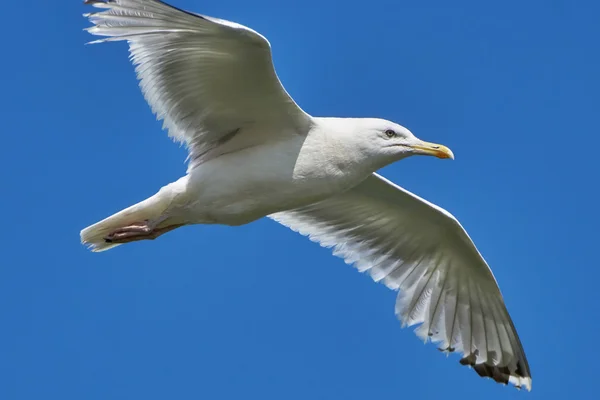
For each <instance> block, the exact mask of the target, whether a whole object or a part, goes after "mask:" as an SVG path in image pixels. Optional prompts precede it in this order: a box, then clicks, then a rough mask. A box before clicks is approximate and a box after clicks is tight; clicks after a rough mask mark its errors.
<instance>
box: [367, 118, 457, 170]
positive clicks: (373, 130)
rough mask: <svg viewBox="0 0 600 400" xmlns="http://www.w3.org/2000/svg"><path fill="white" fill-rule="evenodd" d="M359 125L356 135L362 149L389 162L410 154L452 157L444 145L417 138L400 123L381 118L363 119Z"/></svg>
mask: <svg viewBox="0 0 600 400" xmlns="http://www.w3.org/2000/svg"><path fill="white" fill-rule="evenodd" d="M360 125H362V126H360V127H359V128H358V129H359V132H360V133H359V134H358V135H359V136H360V137H361V138H360V143H361V144H360V146H361V147H363V150H364V151H366V152H369V153H371V154H372V155H373V156H376V157H381V158H382V159H387V160H389V162H393V161H397V160H400V159H402V158H406V157H408V156H412V155H425V156H435V157H438V158H450V159H454V154H453V153H452V151H451V150H450V149H449V148H447V147H446V146H443V145H441V144H436V143H430V142H425V141H423V140H421V139H418V138H417V137H416V136H415V135H413V134H412V132H411V131H409V130H408V129H406V128H405V127H403V126H402V125H398V124H396V123H393V122H390V121H386V120H382V119H364V120H363V121H361V123H360Z"/></svg>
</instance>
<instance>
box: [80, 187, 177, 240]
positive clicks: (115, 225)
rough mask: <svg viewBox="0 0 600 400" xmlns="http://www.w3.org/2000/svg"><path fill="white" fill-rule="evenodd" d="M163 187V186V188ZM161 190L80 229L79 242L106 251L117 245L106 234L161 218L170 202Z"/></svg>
mask: <svg viewBox="0 0 600 400" xmlns="http://www.w3.org/2000/svg"><path fill="white" fill-rule="evenodd" d="M163 189H165V188H163ZM165 194H166V193H165V191H164V190H161V191H159V192H158V193H157V194H155V195H154V196H152V197H150V198H148V199H146V200H144V201H141V202H139V203H137V204H134V205H132V206H130V207H128V208H126V209H124V210H122V211H119V212H118V213H116V214H113V215H111V216H110V217H108V218H105V219H103V220H102V221H99V222H97V223H95V224H93V225H90V226H88V227H87V228H85V229H83V230H82V231H81V234H80V236H81V243H82V244H84V245H87V246H88V248H89V249H90V250H92V251H94V252H100V251H106V250H108V249H111V248H113V247H116V246H118V245H119V243H109V242H107V241H106V240H105V238H106V236H108V235H109V234H110V233H112V232H114V231H115V230H117V229H119V228H123V227H126V226H128V225H131V224H134V223H139V222H142V221H146V220H149V221H155V220H158V219H159V218H161V216H162V215H163V213H164V212H165V210H166V209H167V208H168V206H169V204H170V200H171V198H170V196H165Z"/></svg>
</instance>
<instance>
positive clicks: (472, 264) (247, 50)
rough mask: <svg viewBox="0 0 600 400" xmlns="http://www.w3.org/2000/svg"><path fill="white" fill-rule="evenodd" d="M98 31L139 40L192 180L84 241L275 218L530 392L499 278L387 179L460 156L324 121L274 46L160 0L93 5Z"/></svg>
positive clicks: (398, 130) (156, 103)
mask: <svg viewBox="0 0 600 400" xmlns="http://www.w3.org/2000/svg"><path fill="white" fill-rule="evenodd" d="M86 3H87V4H91V5H94V6H95V7H98V8H101V9H105V11H103V12H99V13H93V14H88V15H87V16H88V17H89V19H90V20H91V21H92V22H93V23H94V24H95V26H93V27H92V28H90V29H89V31H90V32H91V33H93V34H96V35H102V36H106V37H107V39H105V40H108V41H111V40H126V41H128V42H129V45H130V51H131V55H132V60H133V62H134V64H135V65H136V71H137V74H138V77H139V78H140V86H141V88H142V92H143V93H144V95H145V97H146V100H147V101H148V102H149V103H150V105H151V107H152V109H153V111H154V112H155V113H156V114H157V116H158V117H159V118H160V119H163V120H164V121H165V123H164V124H165V127H166V128H168V130H169V135H170V136H172V137H173V138H174V139H176V140H178V141H181V142H184V143H185V144H186V145H187V147H188V148H189V151H190V161H189V168H188V171H187V174H186V175H185V176H183V177H182V178H180V179H179V180H177V181H176V182H174V183H171V184H169V185H166V186H164V187H163V188H162V189H160V190H159V191H158V192H157V193H156V194H155V195H154V196H152V197H150V198H148V199H146V200H144V201H142V202H140V203H138V204H135V205H133V206H131V207H129V208H127V209H125V210H123V211H120V212H118V213H116V214H114V215H112V216H110V217H108V218H106V219H105V220H103V221H100V222H98V223H96V224H94V225H92V226H90V227H88V228H86V229H84V230H83V231H82V232H81V239H82V242H83V243H85V244H87V245H88V246H90V247H91V248H92V249H93V250H95V251H103V250H107V249H109V248H112V247H115V246H117V245H119V244H124V243H128V242H132V241H138V240H144V239H154V238H156V237H158V236H160V235H162V234H164V233H166V232H168V231H170V230H172V229H176V228H178V227H180V226H183V225H190V224H225V225H233V226H235V225H242V224H247V223H250V222H252V221H254V220H257V219H259V218H262V217H265V216H268V217H269V218H271V219H273V220H275V221H277V222H280V223H281V224H283V225H285V226H288V227H290V228H291V229H293V230H296V231H298V232H300V233H302V234H304V235H308V236H310V237H311V239H312V240H315V241H317V242H319V243H321V245H323V246H327V247H333V248H334V253H335V254H336V255H338V256H340V257H342V258H344V259H345V261H346V262H348V263H350V264H354V265H355V266H356V267H357V268H358V269H359V270H361V271H368V272H369V274H370V275H371V276H372V277H373V278H374V279H375V280H376V281H381V282H383V283H384V284H386V285H387V286H388V287H390V288H392V289H394V290H400V294H399V296H398V300H397V303H396V313H397V314H398V316H399V318H400V319H401V320H402V321H403V323H404V324H407V325H414V324H421V326H420V327H419V328H418V329H417V334H418V335H419V336H420V337H422V338H425V339H426V340H427V339H431V340H432V341H435V342H439V343H441V347H440V348H441V349H442V350H444V351H447V352H453V351H460V352H462V353H463V354H464V357H463V358H462V360H461V363H463V364H466V365H470V366H473V367H474V368H475V370H476V371H477V372H478V373H479V374H480V375H481V376H488V377H492V378H493V379H494V380H496V381H498V382H502V383H508V382H512V383H513V384H515V385H516V386H518V387H521V386H525V387H527V388H528V389H530V388H531V374H530V372H529V366H528V364H527V360H526V357H525V353H524V351H523V349H522V346H521V343H520V340H519V338H518V336H517V333H516V330H515V329H514V326H513V323H512V321H511V319H510V317H509V315H508V312H507V310H506V306H505V305H504V301H503V299H502V295H501V294H500V291H499V289H498V286H497V283H496V281H495V278H494V276H493V274H492V272H491V270H490V269H489V267H488V265H487V263H486V262H485V260H484V259H483V257H482V256H481V255H480V254H479V252H478V250H477V248H476V247H475V245H474V244H473V242H472V241H471V239H470V238H469V236H468V235H467V233H466V232H465V230H464V229H463V228H462V226H461V225H460V224H459V223H458V221H457V220H456V219H455V218H454V217H453V216H452V215H451V214H449V213H448V212H447V211H445V210H443V209H441V208H439V207H437V206H435V205H433V204H431V203H429V202H427V201H425V200H423V199H421V198H419V197H417V196H415V195H413V194H411V193H409V192H407V191H405V190H404V189H402V188H400V187H398V186H396V185H394V184H393V183H391V182H389V181H386V180H385V179H384V178H382V177H380V176H379V175H377V174H376V173H375V171H377V170H378V169H380V168H382V167H384V166H385V165H388V164H390V163H393V162H395V161H398V160H401V159H403V158H406V157H409V156H411V155H416V154H421V155H434V156H437V157H440V158H453V154H452V152H451V151H450V150H449V149H448V148H446V147H444V146H441V145H436V144H433V143H428V142H424V141H422V140H420V139H417V138H416V137H415V136H414V135H413V134H412V133H411V132H410V131H409V130H408V129H406V128H404V127H402V126H400V125H398V124H395V123H393V122H390V121H386V120H382V119H369V118H358V119H357V118H354V119H350V118H316V117H312V116H310V115H308V114H306V113H305V112H304V111H302V110H301V109H300V108H299V107H298V106H297V105H296V104H295V103H294V101H293V100H292V99H291V97H290V96H289V95H288V94H287V92H285V90H284V89H283V87H282V86H281V84H280V82H279V80H278V79H277V76H276V74H275V71H274V69H273V66H272V63H271V56H270V47H269V45H268V42H267V41H266V39H265V38H264V37H262V36H260V35H259V34H258V33H256V32H255V31H252V30H251V29H249V28H246V27H243V26H241V25H238V24H235V23H232V22H228V21H224V20H219V19H215V18H211V17H207V16H202V15H198V14H192V13H189V12H185V11H182V10H179V9H176V8H174V7H171V6H169V5H167V4H165V3H163V2H161V1H158V0H109V1H100V0H87V1H86Z"/></svg>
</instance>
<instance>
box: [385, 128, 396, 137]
mask: <svg viewBox="0 0 600 400" xmlns="http://www.w3.org/2000/svg"><path fill="white" fill-rule="evenodd" d="M385 135H386V136H387V137H389V138H393V137H395V136H398V135H397V134H396V132H394V131H393V130H392V129H388V130H386V131H385Z"/></svg>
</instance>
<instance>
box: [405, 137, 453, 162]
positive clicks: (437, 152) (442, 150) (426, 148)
mask: <svg viewBox="0 0 600 400" xmlns="http://www.w3.org/2000/svg"><path fill="white" fill-rule="evenodd" d="M410 147H411V148H413V149H415V150H417V154H423V155H426V156H436V157H437V158H450V159H452V160H454V153H452V150H450V149H449V148H447V147H446V146H443V145H441V144H436V143H429V142H423V141H421V143H419V144H415V145H412V146H410Z"/></svg>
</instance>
